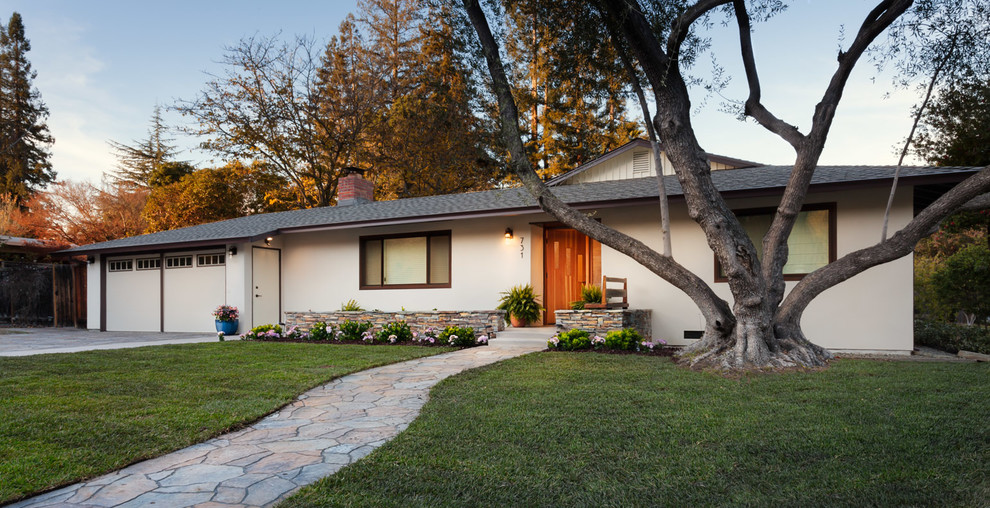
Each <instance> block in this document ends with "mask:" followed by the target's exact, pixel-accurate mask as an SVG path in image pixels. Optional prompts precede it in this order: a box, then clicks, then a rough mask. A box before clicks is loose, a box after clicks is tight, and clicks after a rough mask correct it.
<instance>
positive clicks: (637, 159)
mask: <svg viewBox="0 0 990 508" xmlns="http://www.w3.org/2000/svg"><path fill="white" fill-rule="evenodd" d="M643 176H650V153H649V152H637V153H634V154H633V177H643Z"/></svg>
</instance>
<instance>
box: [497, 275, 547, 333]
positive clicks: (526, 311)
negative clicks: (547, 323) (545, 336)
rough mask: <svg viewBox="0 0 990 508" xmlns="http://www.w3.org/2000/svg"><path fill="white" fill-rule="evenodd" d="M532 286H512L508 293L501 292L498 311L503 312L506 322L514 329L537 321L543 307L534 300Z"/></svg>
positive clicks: (534, 295)
mask: <svg viewBox="0 0 990 508" xmlns="http://www.w3.org/2000/svg"><path fill="white" fill-rule="evenodd" d="M536 298H537V297H536V294H535V293H534V292H533V286H530V285H529V284H526V285H524V286H513V287H512V288H511V289H509V290H508V291H504V292H502V298H501V299H500V300H499V304H498V307H496V308H497V309H499V310H504V311H505V317H506V321H509V322H510V323H512V326H514V327H523V326H526V325H528V324H530V323H533V322H535V321H539V319H540V313H541V312H543V306H542V305H540V302H538V301H537V300H536Z"/></svg>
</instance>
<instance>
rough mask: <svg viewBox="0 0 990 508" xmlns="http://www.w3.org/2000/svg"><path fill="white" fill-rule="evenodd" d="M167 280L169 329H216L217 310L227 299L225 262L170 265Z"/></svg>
mask: <svg viewBox="0 0 990 508" xmlns="http://www.w3.org/2000/svg"><path fill="white" fill-rule="evenodd" d="M193 257H194V258H195V257H196V256H193ZM167 259H168V258H166V260H167ZM164 279H165V291H164V295H165V331H168V332H212V331H215V330H216V328H215V326H214V323H213V322H214V319H213V310H214V309H216V308H217V306H219V305H222V304H223V303H224V302H225V293H226V291H225V285H224V283H225V280H226V279H225V269H224V265H219V266H198V265H197V264H196V263H193V265H192V266H187V267H177V268H166V269H165V274H164Z"/></svg>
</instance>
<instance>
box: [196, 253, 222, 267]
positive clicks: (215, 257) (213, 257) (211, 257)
mask: <svg viewBox="0 0 990 508" xmlns="http://www.w3.org/2000/svg"><path fill="white" fill-rule="evenodd" d="M204 258H205V259H206V260H207V262H206V263H204V262H203V260H204ZM213 261H216V263H214V262H213ZM226 265H227V255H226V254H225V253H221V252H207V253H202V254H196V266H197V267H203V268H208V267H216V266H226Z"/></svg>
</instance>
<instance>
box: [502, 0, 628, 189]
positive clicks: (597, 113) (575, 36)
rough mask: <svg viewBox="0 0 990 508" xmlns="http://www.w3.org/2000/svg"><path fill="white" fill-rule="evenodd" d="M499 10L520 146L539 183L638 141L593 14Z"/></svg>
mask: <svg viewBox="0 0 990 508" xmlns="http://www.w3.org/2000/svg"><path fill="white" fill-rule="evenodd" d="M502 5H503V7H504V9H505V13H506V20H507V21H508V27H507V40H506V52H507V54H508V55H509V56H510V57H511V58H512V59H513V60H515V61H516V65H515V67H513V81H514V86H515V89H516V90H517V94H516V96H517V97H518V98H519V100H518V106H519V110H520V114H521V116H522V118H521V119H520V123H521V125H522V126H523V127H524V129H525V130H524V132H523V134H524V141H525V144H526V146H527V147H528V148H529V150H527V152H528V153H529V154H530V159H531V163H532V164H533V165H534V167H535V168H536V169H537V173H538V174H539V175H540V176H541V177H544V178H548V177H552V176H555V175H558V174H560V173H563V172H566V171H569V170H571V169H574V168H575V167H576V166H579V165H581V164H583V163H585V162H588V161H589V160H591V159H594V158H595V157H598V156H599V155H601V154H603V153H605V152H607V151H608V150H611V149H612V148H616V147H618V146H620V145H622V144H625V143H626V142H628V141H630V140H631V139H633V138H635V137H638V136H639V135H640V130H639V128H638V127H637V124H636V123H635V122H632V121H630V120H629V119H628V118H627V114H626V106H625V104H626V100H625V99H626V95H627V85H626V81H625V79H624V78H625V73H624V70H623V68H622V66H621V63H620V61H619V59H618V56H617V55H616V53H615V51H614V49H613V48H611V47H610V46H609V45H608V44H607V42H608V34H606V33H605V30H604V23H603V21H602V20H601V18H600V16H599V15H598V13H597V12H596V11H595V10H594V9H592V8H591V7H590V6H589V5H587V4H586V3H584V2H574V1H570V0H559V1H556V2H534V1H530V0H503V1H502ZM590 34H597V35H590Z"/></svg>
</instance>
